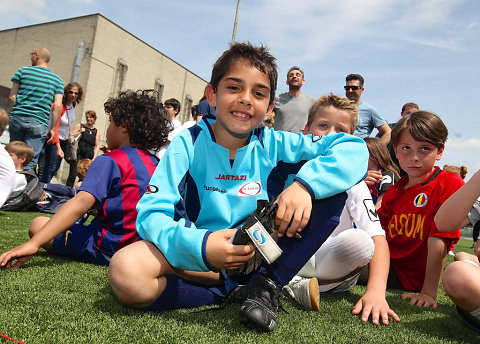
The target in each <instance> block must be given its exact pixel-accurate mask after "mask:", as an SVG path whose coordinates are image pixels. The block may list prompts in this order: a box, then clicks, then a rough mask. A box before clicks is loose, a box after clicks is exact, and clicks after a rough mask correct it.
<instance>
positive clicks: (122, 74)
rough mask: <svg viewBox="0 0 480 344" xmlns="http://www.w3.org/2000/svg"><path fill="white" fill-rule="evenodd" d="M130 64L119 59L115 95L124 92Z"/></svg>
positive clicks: (114, 88) (114, 87) (114, 86)
mask: <svg viewBox="0 0 480 344" xmlns="http://www.w3.org/2000/svg"><path fill="white" fill-rule="evenodd" d="M127 70H128V65H127V63H126V62H125V61H124V60H122V59H120V58H119V59H117V70H116V71H115V83H114V85H113V95H114V96H115V97H116V96H118V95H119V94H120V92H122V89H123V87H124V84H125V79H126V78H127Z"/></svg>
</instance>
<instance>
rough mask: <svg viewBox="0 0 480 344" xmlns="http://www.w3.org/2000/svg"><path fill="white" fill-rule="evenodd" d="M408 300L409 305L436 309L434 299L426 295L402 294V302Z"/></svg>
mask: <svg viewBox="0 0 480 344" xmlns="http://www.w3.org/2000/svg"><path fill="white" fill-rule="evenodd" d="M405 299H410V304H411V305H417V306H418V307H430V306H432V308H437V303H436V302H435V299H434V298H433V297H431V296H430V295H427V294H423V293H420V294H402V300H405Z"/></svg>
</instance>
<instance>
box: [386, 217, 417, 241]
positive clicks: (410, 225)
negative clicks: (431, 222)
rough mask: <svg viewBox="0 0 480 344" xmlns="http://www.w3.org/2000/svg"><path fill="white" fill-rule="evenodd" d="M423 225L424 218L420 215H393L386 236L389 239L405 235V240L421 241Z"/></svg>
mask: <svg viewBox="0 0 480 344" xmlns="http://www.w3.org/2000/svg"><path fill="white" fill-rule="evenodd" d="M424 223H425V216H422V215H421V214H401V215H393V217H392V218H391V219H390V222H389V223H388V234H389V235H390V238H395V237H396V236H397V235H405V236H406V237H407V238H412V239H416V238H419V239H420V240H423V227H424V226H423V224H424Z"/></svg>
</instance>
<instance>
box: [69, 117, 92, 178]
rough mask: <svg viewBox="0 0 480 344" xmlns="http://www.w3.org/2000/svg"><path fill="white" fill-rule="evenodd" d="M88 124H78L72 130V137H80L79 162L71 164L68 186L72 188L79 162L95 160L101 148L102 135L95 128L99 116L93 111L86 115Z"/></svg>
mask: <svg viewBox="0 0 480 344" xmlns="http://www.w3.org/2000/svg"><path fill="white" fill-rule="evenodd" d="M85 120H86V122H87V123H86V124H82V123H78V124H77V125H76V126H75V127H74V128H73V130H72V132H71V135H72V136H74V137H77V136H78V135H81V136H80V139H79V140H78V149H77V160H76V161H74V162H72V163H71V164H70V173H69V175H68V179H67V186H72V187H73V184H74V183H75V178H76V176H77V161H80V160H82V159H92V160H93V159H95V158H96V157H97V155H98V151H99V148H100V145H99V143H100V133H99V132H98V129H97V128H95V121H96V120H97V114H96V113H95V111H93V110H88V111H87V112H86V113H85Z"/></svg>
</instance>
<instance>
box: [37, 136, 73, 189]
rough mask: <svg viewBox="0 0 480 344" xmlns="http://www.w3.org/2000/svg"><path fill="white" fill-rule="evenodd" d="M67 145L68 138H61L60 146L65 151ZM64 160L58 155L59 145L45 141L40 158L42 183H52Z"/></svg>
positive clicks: (39, 165)
mask: <svg viewBox="0 0 480 344" xmlns="http://www.w3.org/2000/svg"><path fill="white" fill-rule="evenodd" d="M66 146H67V140H60V147H61V148H62V150H63V151H64V152H65V148H66ZM62 160H63V159H60V158H59V157H58V156H57V147H56V146H55V145H52V144H50V143H46V142H45V144H44V145H43V149H42V152H41V153H40V158H39V159H38V178H39V179H40V181H41V182H42V183H50V181H51V180H52V178H53V176H54V175H55V173H57V171H58V169H59V167H60V164H61V162H62Z"/></svg>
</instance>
